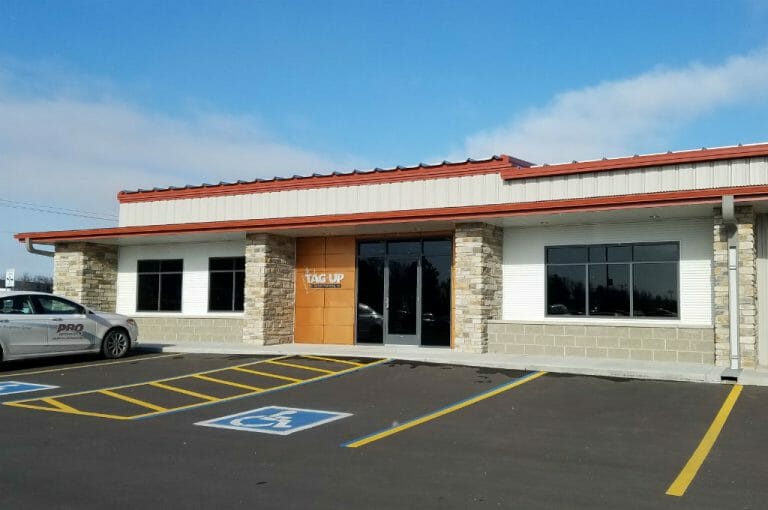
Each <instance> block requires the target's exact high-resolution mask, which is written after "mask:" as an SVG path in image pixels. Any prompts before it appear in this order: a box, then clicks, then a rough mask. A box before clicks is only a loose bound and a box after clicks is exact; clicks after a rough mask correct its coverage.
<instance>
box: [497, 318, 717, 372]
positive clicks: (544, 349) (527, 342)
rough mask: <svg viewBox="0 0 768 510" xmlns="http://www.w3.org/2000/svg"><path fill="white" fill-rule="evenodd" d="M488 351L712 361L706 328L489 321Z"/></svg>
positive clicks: (711, 334)
mask: <svg viewBox="0 0 768 510" xmlns="http://www.w3.org/2000/svg"><path fill="white" fill-rule="evenodd" d="M488 332H489V336H490V339H489V344H488V350H489V352H494V353H507V354H529V355H540V356H577V357H581V358H612V359H632V360H647V361H678V362H685V363H704V364H710V365H711V364H712V363H713V361H714V331H713V329H712V328H685V327H681V328H676V327H669V328H665V327H656V326H610V325H607V326H582V325H565V324H563V325H559V324H540V323H539V324H536V323H530V324H528V323H525V324H523V323H518V322H509V321H491V323H490V324H489V326H488Z"/></svg>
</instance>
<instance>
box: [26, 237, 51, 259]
mask: <svg viewBox="0 0 768 510" xmlns="http://www.w3.org/2000/svg"><path fill="white" fill-rule="evenodd" d="M24 244H25V245H26V247H27V251H28V252H29V253H33V254H35V255H43V256H44V257H53V255H54V252H52V251H47V250H40V249H38V248H35V245H34V244H32V239H30V238H29V237H28V238H26V239H25V240H24Z"/></svg>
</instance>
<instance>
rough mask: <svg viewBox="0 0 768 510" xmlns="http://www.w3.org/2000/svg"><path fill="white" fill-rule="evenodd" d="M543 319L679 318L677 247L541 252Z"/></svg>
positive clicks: (579, 248) (570, 248) (653, 245)
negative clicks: (543, 263)
mask: <svg viewBox="0 0 768 510" xmlns="http://www.w3.org/2000/svg"><path fill="white" fill-rule="evenodd" d="M546 261H547V263H546V264H547V315H570V316H583V315H589V316H603V317H605V316H610V317H653V318H678V317H679V306H678V301H679V300H678V282H679V278H678V271H679V261H680V246H679V244H678V243H642V244H621V245H592V246H553V247H547V249H546Z"/></svg>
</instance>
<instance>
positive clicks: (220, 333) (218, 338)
mask: <svg viewBox="0 0 768 510" xmlns="http://www.w3.org/2000/svg"><path fill="white" fill-rule="evenodd" d="M134 318H135V319H136V323H137V324H138V325H139V336H140V338H141V340H142V341H143V342H200V343H203V342H231V343H237V344H242V342H243V324H244V322H245V321H244V319H241V318H239V317H233V318H231V319H230V318H219V317H216V318H208V317H134Z"/></svg>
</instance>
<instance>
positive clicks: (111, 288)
mask: <svg viewBox="0 0 768 510" xmlns="http://www.w3.org/2000/svg"><path fill="white" fill-rule="evenodd" d="M53 292H54V293H55V294H59V295H62V296H66V297H68V298H70V299H74V300H75V301H78V302H80V303H82V304H84V305H86V306H89V307H91V308H94V309H96V310H101V311H104V312H114V311H115V308H116V304H117V246H110V245H101V244H91V243H57V244H56V252H55V255H54V257H53Z"/></svg>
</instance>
